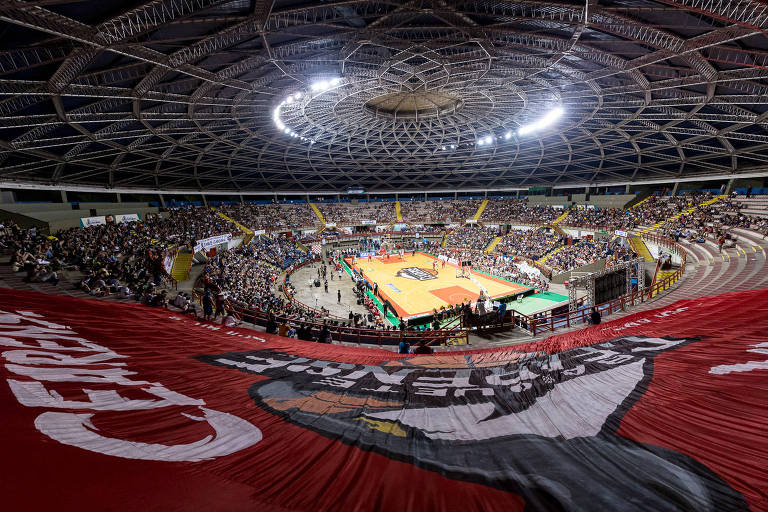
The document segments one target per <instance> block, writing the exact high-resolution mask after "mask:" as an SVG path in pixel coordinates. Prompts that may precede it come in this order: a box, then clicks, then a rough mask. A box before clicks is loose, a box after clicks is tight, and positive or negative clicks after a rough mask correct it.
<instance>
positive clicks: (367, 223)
mask: <svg viewBox="0 0 768 512" xmlns="http://www.w3.org/2000/svg"><path fill="white" fill-rule="evenodd" d="M362 224H363V226H375V225H376V221H375V220H363V221H362Z"/></svg>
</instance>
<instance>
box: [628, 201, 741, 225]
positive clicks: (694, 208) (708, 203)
mask: <svg viewBox="0 0 768 512" xmlns="http://www.w3.org/2000/svg"><path fill="white" fill-rule="evenodd" d="M726 197H728V196H726V195H722V196H715V197H714V198H712V199H710V200H708V201H704V202H703V203H700V204H697V205H695V206H693V207H691V208H688V209H687V210H684V211H682V212H680V213H678V214H677V215H673V216H672V217H670V218H668V219H664V220H662V221H660V222H657V223H656V224H654V225H652V226H648V227H646V228H644V229H642V230H640V231H639V232H638V233H639V234H641V235H643V234H645V233H648V232H649V231H655V230H657V229H659V228H660V227H662V226H663V225H664V224H666V223H667V222H672V221H675V220H677V219H679V218H680V217H682V216H683V215H688V214H689V213H691V212H693V211H695V210H696V209H698V208H701V207H702V206H709V205H710V204H714V203H716V202H718V201H719V200H721V199H725V198H726ZM637 204H640V203H637ZM635 206H637V205H635Z"/></svg>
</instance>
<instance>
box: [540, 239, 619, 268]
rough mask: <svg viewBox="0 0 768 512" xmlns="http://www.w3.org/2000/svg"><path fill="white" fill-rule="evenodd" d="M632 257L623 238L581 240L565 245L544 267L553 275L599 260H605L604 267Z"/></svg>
mask: <svg viewBox="0 0 768 512" xmlns="http://www.w3.org/2000/svg"><path fill="white" fill-rule="evenodd" d="M632 257H634V254H633V252H632V250H631V249H630V248H629V247H628V244H627V242H626V241H625V240H624V239H623V238H619V237H614V238H603V239H601V240H592V239H582V240H579V241H576V242H574V243H572V244H569V245H565V246H564V247H563V248H562V249H560V250H559V251H557V252H556V253H554V254H553V255H552V257H551V258H550V259H549V260H548V261H547V262H546V265H547V266H548V267H550V268H552V270H553V271H554V272H555V273H560V272H567V271H569V270H573V269H576V268H579V267H583V266H584V265H589V264H591V263H595V262H596V261H598V260H600V259H605V260H606V265H610V264H611V262H613V261H620V260H627V259H630V258H632Z"/></svg>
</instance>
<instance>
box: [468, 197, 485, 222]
mask: <svg viewBox="0 0 768 512" xmlns="http://www.w3.org/2000/svg"><path fill="white" fill-rule="evenodd" d="M486 206H488V200H487V199H483V202H482V203H480V206H478V208H477V211H476V212H475V216H474V217H472V218H473V219H475V220H477V219H479V218H480V216H481V215H482V214H483V211H484V210H485V207H486Z"/></svg>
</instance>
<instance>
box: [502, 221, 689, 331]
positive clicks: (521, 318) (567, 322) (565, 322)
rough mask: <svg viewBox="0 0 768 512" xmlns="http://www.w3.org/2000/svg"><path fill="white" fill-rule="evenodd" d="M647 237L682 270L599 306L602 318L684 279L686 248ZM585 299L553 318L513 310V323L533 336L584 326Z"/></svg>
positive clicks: (650, 236)
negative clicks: (673, 256) (668, 252)
mask: <svg viewBox="0 0 768 512" xmlns="http://www.w3.org/2000/svg"><path fill="white" fill-rule="evenodd" d="M643 236H644V237H645V238H648V239H649V240H650V241H652V242H654V243H655V244H657V245H659V246H661V247H665V248H667V249H670V250H672V251H675V252H676V253H677V254H678V255H680V257H681V265H680V268H678V269H677V271H676V272H675V273H674V274H672V275H670V276H668V277H666V278H664V279H662V280H661V281H657V282H656V283H654V284H652V285H651V286H650V287H648V288H645V289H642V290H633V291H631V292H630V293H628V294H625V295H622V296H621V297H618V298H615V299H612V300H610V301H608V302H603V303H602V304H597V308H598V311H600V313H601V314H602V315H611V314H613V313H614V312H616V311H625V310H626V309H627V308H628V307H631V306H634V305H636V304H640V303H643V302H645V301H646V300H647V299H649V298H650V297H655V296H657V295H658V294H659V293H661V292H663V291H666V290H668V289H669V288H671V287H672V286H673V285H674V284H675V283H676V282H677V281H679V280H680V278H681V277H682V276H683V273H684V272H685V264H686V260H687V253H686V252H685V249H684V248H683V246H681V245H680V244H678V243H677V242H675V241H674V240H671V239H669V238H664V237H661V236H658V235H653V234H649V233H647V234H645V235H643ZM584 299H585V298H584V297H582V298H581V299H579V301H577V306H578V307H579V308H580V309H578V310H576V311H569V312H568V313H563V314H559V315H553V314H551V312H549V313H550V314H549V315H547V316H545V317H537V318H533V317H530V316H528V315H524V314H522V313H518V312H516V311H513V314H512V321H514V322H515V325H518V326H519V327H521V328H522V329H525V330H527V331H528V332H530V333H531V334H532V335H533V336H536V335H537V334H540V333H543V332H554V331H555V330H556V329H558V328H562V327H572V326H578V325H583V324H586V323H587V322H588V321H589V316H590V313H591V308H585V307H584V302H585V300H584ZM545 313H546V312H545Z"/></svg>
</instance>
